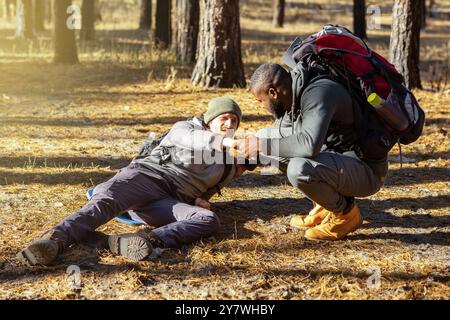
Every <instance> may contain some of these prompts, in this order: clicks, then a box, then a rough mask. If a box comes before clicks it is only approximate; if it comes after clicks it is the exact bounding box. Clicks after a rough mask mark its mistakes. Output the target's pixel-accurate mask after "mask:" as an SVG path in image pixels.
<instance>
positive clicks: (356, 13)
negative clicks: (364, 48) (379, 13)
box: [353, 0, 367, 39]
mask: <svg viewBox="0 0 450 320" xmlns="http://www.w3.org/2000/svg"><path fill="white" fill-rule="evenodd" d="M353 31H354V33H355V34H356V35H357V36H358V37H360V38H362V39H367V33H366V1H365V0H353Z"/></svg>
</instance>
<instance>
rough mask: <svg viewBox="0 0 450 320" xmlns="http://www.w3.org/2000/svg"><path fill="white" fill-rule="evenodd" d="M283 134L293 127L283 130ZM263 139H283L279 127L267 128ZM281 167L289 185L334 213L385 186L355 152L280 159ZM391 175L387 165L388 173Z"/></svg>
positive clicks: (380, 178)
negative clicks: (348, 199)
mask: <svg viewBox="0 0 450 320" xmlns="http://www.w3.org/2000/svg"><path fill="white" fill-rule="evenodd" d="M282 130H285V132H283V131H282V133H283V135H285V133H286V136H287V135H289V134H291V128H282ZM257 136H258V137H261V138H280V133H279V130H278V128H273V127H272V128H264V129H261V130H260V131H259V132H258V133H257ZM272 158H273V159H275V161H278V163H279V168H280V169H281V170H282V171H284V172H286V174H287V177H288V179H289V182H290V183H291V184H292V185H293V186H294V187H296V188H298V189H300V190H301V191H302V192H303V193H304V194H305V195H306V197H308V198H309V199H310V200H312V201H314V202H316V203H318V204H319V205H321V206H322V207H324V208H325V209H327V210H330V211H333V212H340V211H343V210H344V209H345V207H346V205H347V200H346V198H347V197H367V196H370V195H373V194H375V193H376V192H378V190H379V189H380V188H381V187H382V185H383V182H384V177H385V175H386V174H384V176H382V177H377V176H376V175H375V174H374V173H373V170H372V169H371V168H370V167H369V165H367V164H366V163H365V162H363V161H361V160H360V159H359V158H358V157H357V156H356V154H355V153H354V152H347V153H344V154H340V153H334V152H321V153H319V154H318V155H316V156H315V157H313V158H311V159H308V158H289V159H288V158H279V157H272ZM385 172H387V163H386V170H385Z"/></svg>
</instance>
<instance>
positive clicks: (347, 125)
mask: <svg viewBox="0 0 450 320" xmlns="http://www.w3.org/2000/svg"><path fill="white" fill-rule="evenodd" d="M296 108H299V110H300V111H299V112H300V114H299V115H298V116H297V118H296V119H295V120H294V123H292V122H290V120H289V117H290V114H286V115H285V118H286V119H284V121H283V124H282V125H283V126H288V125H291V126H292V125H293V126H294V134H291V135H289V136H286V137H284V138H271V139H261V146H262V148H263V150H264V148H266V149H267V151H266V152H264V151H263V153H267V155H272V156H278V157H282V158H295V157H299V158H313V157H314V156H316V155H317V154H318V153H319V152H321V151H327V150H328V151H336V152H343V151H346V150H339V148H336V146H332V145H331V141H334V140H335V139H334V138H335V137H336V136H341V137H344V138H345V140H349V141H351V140H352V139H353V137H354V136H353V135H354V134H355V128H354V114H353V106H352V99H351V97H350V95H349V93H348V92H347V90H346V89H345V88H344V87H343V86H342V85H341V84H339V83H337V82H334V81H332V80H329V79H320V80H317V81H315V82H313V83H311V84H309V85H308V86H307V87H306V89H305V91H304V92H303V95H302V97H301V101H300V105H299V106H296ZM283 131H286V130H283ZM369 165H370V166H371V168H372V169H373V170H374V171H375V172H376V174H381V175H383V171H385V167H386V163H385V162H383V163H379V164H376V165H375V164H369Z"/></svg>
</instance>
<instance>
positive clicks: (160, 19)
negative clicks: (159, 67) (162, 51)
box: [155, 0, 172, 48]
mask: <svg viewBox="0 0 450 320" xmlns="http://www.w3.org/2000/svg"><path fill="white" fill-rule="evenodd" d="M171 3H172V1H170V0H157V2H156V27H155V41H156V43H157V44H158V45H160V46H161V47H163V48H167V47H168V46H170V40H171V39H170V37H171V34H170V32H171V30H170V29H171V25H170V24H171V21H170V20H171V19H170V18H171V17H170V16H171Z"/></svg>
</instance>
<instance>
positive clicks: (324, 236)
mask: <svg viewBox="0 0 450 320" xmlns="http://www.w3.org/2000/svg"><path fill="white" fill-rule="evenodd" d="M362 222H363V219H362V216H361V213H360V211H359V209H358V206H357V205H356V203H353V204H352V206H351V209H350V210H349V211H348V212H347V213H345V214H344V212H338V213H330V214H329V215H328V216H327V217H326V218H325V220H323V221H322V223H321V224H319V225H318V226H316V227H314V228H311V229H308V230H306V232H305V238H306V239H309V240H339V239H342V238H343V237H345V236H346V235H347V234H349V233H350V232H353V231H355V230H356V229H358V228H359V227H360V226H361V224H362Z"/></svg>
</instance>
